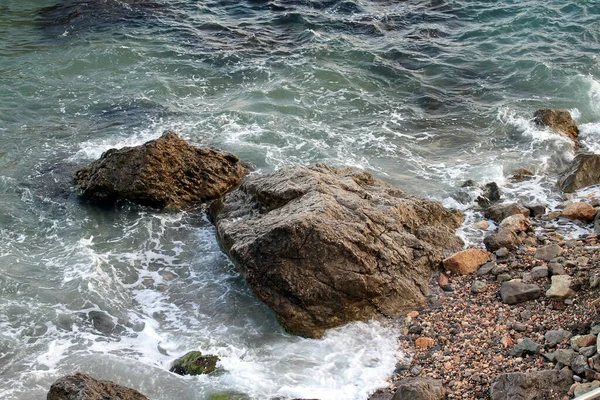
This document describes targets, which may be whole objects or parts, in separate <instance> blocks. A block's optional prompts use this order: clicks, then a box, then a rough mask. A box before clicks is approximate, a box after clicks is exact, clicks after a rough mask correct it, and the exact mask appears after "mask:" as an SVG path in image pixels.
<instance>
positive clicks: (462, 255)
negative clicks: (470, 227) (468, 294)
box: [442, 249, 490, 275]
mask: <svg viewBox="0 0 600 400" xmlns="http://www.w3.org/2000/svg"><path fill="white" fill-rule="evenodd" d="M489 258H490V253H489V252H488V251H485V250H482V249H467V250H463V251H459V252H458V253H456V254H453V255H452V256H450V257H448V258H446V259H445V260H444V261H442V263H443V264H444V268H446V271H450V272H454V273H455V274H461V275H466V274H470V273H473V272H475V271H477V268H479V266H480V265H482V264H485V263H486V262H487V261H488V260H489Z"/></svg>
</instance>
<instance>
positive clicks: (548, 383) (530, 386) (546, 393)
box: [490, 369, 573, 400]
mask: <svg viewBox="0 0 600 400" xmlns="http://www.w3.org/2000/svg"><path fill="white" fill-rule="evenodd" d="M572 384H573V374H572V373H571V371H570V370H568V369H563V370H560V371H557V370H548V371H533V372H514V373H510V374H502V375H498V376H497V377H496V379H495V380H494V382H493V383H492V385H491V388H490V399H491V400H515V399H519V400H546V399H551V398H563V397H564V396H566V395H567V392H568V391H569V388H570V387H571V385H572Z"/></svg>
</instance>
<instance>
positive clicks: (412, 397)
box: [392, 377, 446, 400]
mask: <svg viewBox="0 0 600 400" xmlns="http://www.w3.org/2000/svg"><path fill="white" fill-rule="evenodd" d="M397 385H398V386H397V387H398V388H397V389H396V393H395V394H394V397H392V400H444V399H445V398H446V390H445V389H444V387H443V386H442V381H441V380H439V379H431V378H418V377H417V378H405V379H402V380H401V381H399V382H398V383H397Z"/></svg>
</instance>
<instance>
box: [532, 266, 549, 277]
mask: <svg viewBox="0 0 600 400" xmlns="http://www.w3.org/2000/svg"><path fill="white" fill-rule="evenodd" d="M529 273H530V274H531V278H532V279H538V278H546V277H547V276H548V267H542V266H540V267H533V268H532V269H531V271H530V272H529Z"/></svg>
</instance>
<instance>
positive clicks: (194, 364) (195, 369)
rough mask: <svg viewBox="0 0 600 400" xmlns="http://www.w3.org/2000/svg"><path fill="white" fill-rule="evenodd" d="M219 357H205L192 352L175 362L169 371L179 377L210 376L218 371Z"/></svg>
mask: <svg viewBox="0 0 600 400" xmlns="http://www.w3.org/2000/svg"><path fill="white" fill-rule="evenodd" d="M218 361H219V357H217V356H213V355H206V356H205V355H203V354H202V353H201V352H199V351H190V352H189V353H187V354H186V355H184V356H183V357H181V358H178V359H177V360H175V361H174V362H173V366H172V367H171V369H170V370H169V371H171V372H174V373H176V374H179V375H202V374H210V373H211V372H214V371H215V370H216V369H217V362H218Z"/></svg>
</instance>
